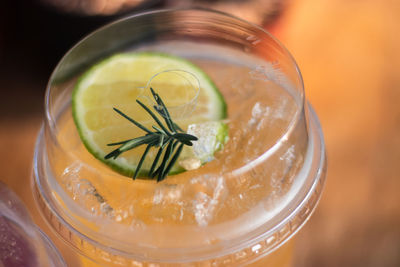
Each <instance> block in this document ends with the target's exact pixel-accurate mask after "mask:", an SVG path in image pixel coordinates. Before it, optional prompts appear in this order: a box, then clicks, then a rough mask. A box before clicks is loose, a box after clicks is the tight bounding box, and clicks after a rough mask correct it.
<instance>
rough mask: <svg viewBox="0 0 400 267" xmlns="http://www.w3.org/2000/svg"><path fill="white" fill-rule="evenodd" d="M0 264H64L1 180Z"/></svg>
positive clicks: (48, 266) (32, 266)
mask: <svg viewBox="0 0 400 267" xmlns="http://www.w3.org/2000/svg"><path fill="white" fill-rule="evenodd" d="M0 266H7V267H19V266H26V267H37V266H43V267H53V266H55V267H58V266H60V267H62V266H66V265H65V263H64V260H63V258H62V257H61V255H60V254H59V252H58V250H57V249H56V248H55V247H54V245H53V243H52V242H51V241H50V240H49V239H48V237H47V236H46V235H45V234H44V233H43V232H42V231H41V230H40V229H39V228H38V227H37V226H36V225H35V224H34V223H33V221H32V219H31V217H30V215H29V213H28V211H27V210H26V208H25V206H24V204H23V203H22V201H21V200H20V199H19V198H18V196H17V195H16V194H15V193H14V192H13V191H11V190H10V189H9V188H8V187H7V186H6V185H5V184H3V183H2V182H0Z"/></svg>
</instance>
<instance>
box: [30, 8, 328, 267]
mask: <svg viewBox="0 0 400 267" xmlns="http://www.w3.org/2000/svg"><path fill="white" fill-rule="evenodd" d="M182 42H183V43H182ZM180 44H183V45H181V46H180ZM191 45H193V47H194V46H196V49H191ZM197 45H200V47H201V49H197ZM187 48H189V50H185V49H187ZM210 48H212V51H213V54H212V55H210V54H209V53H208V52H207V51H211V50H207V49H210ZM143 50H144V51H153V52H157V53H159V52H161V53H163V52H171V51H172V52H173V53H176V54H177V55H179V56H183V57H187V58H189V59H191V58H193V57H194V58H195V57H196V56H201V57H202V58H206V59H207V58H208V59H210V60H219V58H221V61H222V59H225V58H228V59H231V60H232V61H231V62H234V63H232V64H235V66H240V64H242V63H243V62H247V60H249V62H250V61H251V62H253V63H254V62H255V66H253V67H252V68H251V69H252V70H251V71H250V72H246V73H244V74H243V75H245V76H246V79H250V80H249V81H250V82H249V83H245V84H241V85H237V86H232V88H234V87H235V88H239V89H237V91H234V90H233V89H232V91H224V93H225V94H227V95H228V94H229V95H230V96H229V97H236V98H237V99H239V101H238V102H237V103H239V104H240V102H241V99H243V101H244V100H245V99H248V98H251V96H252V95H254V92H253V91H251V90H252V85H254V84H257V85H260V84H261V85H263V84H264V83H265V84H266V85H271V86H272V85H275V86H278V87H279V88H280V89H279V90H280V91H277V92H278V93H276V95H275V96H274V97H276V98H273V99H276V101H278V100H279V101H280V100H282V99H284V98H283V97H284V96H285V97H286V98H285V99H289V98H290V99H291V100H290V101H291V102H290V103H291V104H290V105H287V106H284V107H283V106H279V107H282V108H283V109H285V110H287V111H288V113H287V114H290V115H287V116H288V117H287V118H286V119H287V124H284V125H286V126H284V127H283V128H282V129H283V130H282V131H281V132H280V131H274V130H271V133H270V134H269V133H267V134H260V133H257V132H255V134H254V136H253V137H254V138H258V139H257V140H261V141H263V142H264V143H263V142H261V144H265V145H260V146H258V147H255V148H256V149H261V152H262V153H260V154H259V155H258V156H257V157H255V158H251V159H249V160H248V161H247V162H246V163H245V164H240V165H239V166H233V165H232V166H231V165H229V164H226V165H223V166H220V167H221V169H222V170H223V171H222V172H220V173H219V174H218V175H217V176H215V177H211V178H209V177H208V178H205V177H203V176H202V177H197V178H198V179H197V178H196V177H195V178H196V179H197V180H196V179H195V178H192V177H190V172H187V173H185V174H184V175H186V176H183V177H185V179H180V180H179V181H177V180H178V179H175V178H168V179H166V183H160V184H157V183H151V182H145V181H140V180H137V181H134V182H133V181H130V180H129V179H126V178H123V177H115V178H113V179H115V180H113V181H115V183H118V184H119V188H118V190H117V192H118V195H121V194H126V195H127V196H129V192H130V191H129V190H133V191H132V192H137V191H135V190H137V188H136V187H141V188H143V190H149V191H151V190H153V191H154V192H156V191H157V192H161V191H162V190H169V191H167V192H168V194H164V195H163V197H166V195H168V197H169V198H170V199H176V203H178V202H179V201H180V200H182V201H183V202H184V204H183V205H186V204H187V205H189V206H190V205H192V204H193V203H195V204H196V205H195V204H193V205H192V206H190V207H191V208H190V209H193V210H189V211H188V212H189V213H190V216H192V221H191V222H193V223H183V222H182V221H179V220H178V219H177V218H176V217H179V215H177V216H175V215H174V214H173V213H174V212H177V214H179V212H180V210H179V209H175V210H172V211H171V214H169V215H170V216H172V217H168V220H170V221H172V222H173V223H172V224H170V225H168V223H162V222H156V221H155V219H158V220H159V221H163V219H165V220H167V218H163V217H160V218H147V219H146V220H150V221H151V223H143V221H140V220H132V221H130V224H129V227H127V226H126V225H125V224H123V223H121V222H124V220H125V219H126V218H130V217H129V216H131V214H130V213H129V209H126V210H118V209H115V207H112V204H110V203H109V201H108V200H109V199H107V198H105V197H103V195H102V191H103V190H105V189H104V188H103V187H101V186H99V185H98V184H97V183H96V184H95V183H94V182H93V180H91V181H92V182H90V181H89V180H90V179H89V177H95V176H96V175H99V178H98V179H99V180H101V182H99V184H101V183H103V182H104V183H107V182H108V181H106V180H107V179H108V178H104V177H103V176H101V175H103V174H104V175H110V177H111V176H112V175H113V174H112V171H106V170H104V171H103V169H102V171H101V172H99V171H98V168H103V167H97V166H98V165H92V164H91V163H90V162H91V161H90V160H89V159H87V158H85V157H83V156H81V154H79V153H75V152H74V151H75V150H74V149H75V148H77V147H80V146H82V144H81V142H80V140H79V139H77V140H75V139H74V137H73V136H75V135H76V133H75V132H76V130H75V129H74V127H73V125H71V126H68V127H63V123H64V119H63V118H64V117H63V116H64V115H65V114H68V109H69V108H70V105H71V93H72V90H73V86H74V84H75V83H76V77H77V76H79V74H81V73H82V72H83V71H85V70H86V69H87V68H88V67H90V66H92V65H94V64H95V63H96V62H99V61H101V60H102V59H104V58H107V57H109V56H110V55H112V54H115V53H120V52H125V51H143ZM196 51H197V52H196ZM226 51H229V54H226V53H227V52H226ZM224 62H225V61H224ZM253 63H252V64H253ZM224 64H226V62H225V63H224ZM206 70H207V68H206ZM217 70H218V69H217ZM228 74H229V73H228ZM210 75H211V76H212V75H213V73H212V72H210ZM227 76H228V77H227V79H228V80H229V81H236V80H237V78H238V77H235V75H233V74H232V75H227ZM239 76H240V75H239ZM216 78H217V79H218V78H220V77H218V76H217V77H216ZM143 86H144V87H146V86H147V85H146V84H145V85H143ZM227 97H228V96H227ZM45 103H46V107H45V108H46V116H45V118H44V124H43V127H42V131H41V132H40V134H39V136H38V140H37V143H36V148H35V155H34V181H33V187H34V194H35V199H36V201H37V203H38V206H39V208H40V210H41V212H42V215H43V216H44V218H45V219H46V220H47V221H48V223H49V224H50V225H51V226H52V228H53V230H54V231H55V232H56V233H57V234H58V236H59V237H60V238H61V239H63V240H64V241H65V242H66V243H68V244H69V245H70V246H71V248H73V249H75V250H76V251H77V252H78V253H79V254H80V255H81V256H82V265H88V266H91V265H96V264H97V265H100V266H244V265H246V266H251V265H252V264H253V265H254V266H274V267H278V266H290V264H291V260H292V250H293V242H292V237H293V236H294V235H295V233H297V231H299V230H300V228H301V227H302V226H303V225H304V224H305V223H306V221H307V220H308V219H309V218H310V216H311V214H312V212H313V211H314V209H315V207H316V206H317V203H318V200H319V199H320V196H321V193H322V189H323V186H324V182H325V171H326V162H325V145H324V141H323V135H322V131H321V127H320V125H319V122H318V118H317V116H316V114H315V113H314V111H313V110H312V108H311V107H310V105H309V104H308V102H307V101H306V99H305V95H304V90H303V82H302V78H301V74H300V71H299V69H298V67H297V65H296V63H295V61H294V60H293V58H292V57H291V55H290V54H289V52H288V51H287V50H286V49H285V48H284V47H283V46H282V44H280V43H279V41H277V40H276V39H275V38H274V37H272V36H271V35H270V34H269V33H268V32H266V31H265V30H263V29H262V28H259V27H257V26H256V25H253V24H250V23H248V22H246V21H243V20H240V19H237V18H235V17H232V16H230V15H227V14H224V13H220V12H215V11H210V10H203V9H181V10H161V11H152V12H147V13H142V14H138V15H133V16H130V17H127V18H124V19H121V20H119V21H116V22H114V23H111V24H109V25H107V26H105V27H103V28H101V29H99V30H97V31H95V32H94V33H92V34H90V35H89V36H88V37H86V38H85V39H83V40H82V41H81V42H79V43H78V44H77V45H76V46H74V47H73V48H72V49H71V50H70V51H69V52H67V54H66V55H65V56H64V57H63V58H62V60H61V61H60V63H59V64H58V65H57V67H56V69H55V70H54V72H53V74H52V76H51V78H50V81H49V84H48V87H47V93H46V102H45ZM288 103H289V102H288ZM257 105H258V104H257V103H256V104H255V105H254V107H253V109H252V110H251V111H252V116H254V117H252V118H251V119H250V120H249V122H248V125H250V124H252V123H253V124H254V121H253V119H254V120H255V119H257V120H258V122H260V121H262V120H263V119H265V118H267V119H268V118H270V115H268V114H271V113H268V112H275V113H272V114H275V115H274V116H275V117H274V118H275V119H277V123H278V121H282V120H283V119H282V118H280V117H279V116H281V115H280V114H283V113H279V112H280V110H279V107H274V101H273V102H272V104H271V106H270V107H268V106H266V107H263V106H260V105H258V106H257ZM189 106H190V105H189ZM229 107H232V105H230V103H229V101H228V114H229V116H230V117H228V119H229V120H230V123H235V122H234V119H233V117H235V116H240V115H241V113H244V111H243V112H242V111H241V110H238V109H229ZM260 110H262V111H263V112H264V113H260ZM271 110H272V111H271ZM178 113H179V112H178ZM260 114H261V115H260ZM285 114H286V113H285ZM67 116H69V117H71V115H67ZM271 118H272V117H271ZM253 124H252V127H255V126H254V125H253ZM64 126H65V125H64ZM249 127H250V126H249ZM260 127H261V126H260ZM61 135H63V136H64V137H63V138H61V137H60V136H61ZM248 137H249V138H248V140H247V139H246V140H245V141H248V142H247V143H246V142H244V143H243V144H242V145H241V146H238V147H237V151H236V152H235V151H233V152H232V153H247V152H246V147H251V144H250V139H252V136H248ZM231 138H233V137H231ZM267 138H269V139H270V140H272V141H273V142H271V143H268V142H267V141H265V140H266V139H267ZM264 139H265V140H264ZM71 140H72V141H71ZM265 142H266V143H265ZM66 143H68V146H66V145H65V144H66ZM99 164H100V163H99ZM99 166H100V165H99ZM86 178H87V179H86ZM174 188H183V189H182V190H183V191H179V190H178V191H177V190H175V191H173V190H174ZM221 188H222V189H221ZM189 189H190V190H193V192H195V193H196V194H195V195H194V196H193V199H192V198H190V196H189V197H188V198H187V199H180V197H181V195H184V194H185V192H187V191H188V190H189ZM220 189H221V190H222V191H218V190H220ZM228 189H229V190H228ZM185 190H186V191H185ZM207 190H208V191H207ZM226 190H228V191H229V192H228V191H226ZM143 192H145V191H143ZM146 192H147V191H146ZM225 192H228V193H226V194H225ZM242 193H243V194H242ZM151 196H153V195H151ZM199 196H204V197H205V199H206V200H209V201H208V202H207V201H204V202H199V201H200V199H199V198H198V197H199ZM109 197H112V194H110V195H109ZM141 198H142V196H141ZM143 198H144V197H143ZM149 199H153V200H152V201H153V202H152V204H151V205H153V207H152V212H155V213H156V212H157V208H159V207H158V206H156V205H157V204H158V202H157V203H156V201H155V200H154V196H153V198H149ZM164 200H165V201H166V198H165V199H164ZM196 201H197V202H196ZM216 202H218V204H220V205H221V206H218V207H220V209H219V210H218V212H219V213H218V214H224V215H221V216H220V217H218V216H219V215H216V214H217V211H216V208H215V207H216V206H214V203H216ZM174 203H175V202H174V200H171V202H169V204H168V205H174ZM176 203H175V204H176ZM185 203H186V204H185ZM210 203H211V204H210ZM224 203H231V204H230V205H228V204H226V205H224ZM197 204H198V205H197ZM236 205H237V208H235V207H236ZM209 207H212V208H210V209H208V208H209ZM136 208H140V206H136ZM204 209H206V211H207V212H210V210H211V212H212V213H213V216H214V215H215V217H213V218H210V216H208V213H202V211H204ZM185 212H186V211H185ZM132 214H135V211H132ZM161 214H162V211H161ZM125 215H126V217H125ZM169 215H168V216H169ZM135 216H136V215H135ZM165 216H167V215H165ZM173 216H175V217H173ZM182 216H183V217H184V216H189V215H187V214H186V213H185V214H182ZM190 216H189V217H190ZM185 218H186V217H185ZM189 221H190V220H189Z"/></svg>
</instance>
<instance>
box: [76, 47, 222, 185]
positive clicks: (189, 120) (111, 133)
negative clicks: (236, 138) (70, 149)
mask: <svg viewBox="0 0 400 267" xmlns="http://www.w3.org/2000/svg"><path fill="white" fill-rule="evenodd" d="M166 71H183V72H186V73H190V74H191V75H192V76H194V77H196V79H197V80H198V82H199V85H200V90H199V91H198V95H197V105H196V106H195V109H194V110H193V112H192V113H191V114H190V116H186V117H182V118H180V117H177V118H174V116H172V119H173V120H174V122H175V123H177V124H178V125H179V126H180V127H181V128H182V129H183V130H185V131H186V130H187V128H188V125H189V124H199V123H203V122H207V121H218V120H221V119H224V118H226V104H225V101H224V99H223V97H222V95H221V93H220V92H219V91H218V89H217V88H216V86H215V84H214V83H213V82H212V81H211V80H210V78H209V77H208V76H207V75H206V74H205V73H204V72H203V71H202V70H201V69H200V68H199V67H197V66H196V65H194V64H193V63H191V62H189V61H187V60H185V59H183V58H179V57H175V56H171V55H166V54H160V53H150V52H145V53H124V54H117V55H115V56H112V57H110V58H107V59H105V60H104V61H102V62H100V63H98V64H96V65H94V66H93V67H91V68H90V69H89V70H88V71H87V72H85V73H84V74H83V75H82V76H81V77H80V78H79V80H78V81H77V83H76V85H75V89H74V92H73V95H72V112H73V117H74V121H75V124H76V126H77V129H78V132H79V135H80V137H81V139H82V141H83V144H84V145H85V147H86V148H87V150H88V151H89V152H90V153H92V154H93V155H94V156H95V157H96V158H97V159H99V160H101V161H103V162H104V163H106V164H107V165H109V166H110V167H111V168H113V169H114V170H116V171H118V172H119V173H121V174H123V175H126V176H132V175H133V174H134V172H135V170H136V166H137V165H138V163H139V160H140V158H141V155H142V154H143V152H144V149H145V146H141V147H137V148H135V149H132V150H130V151H127V152H125V153H123V154H121V155H120V156H119V157H118V158H117V159H107V160H106V159H104V156H105V155H107V154H108V153H109V152H111V151H112V150H113V149H115V148H116V147H111V146H107V144H109V143H115V142H119V141H123V140H128V139H132V138H136V137H139V136H143V135H144V134H145V132H144V131H143V130H141V129H139V128H138V127H136V126H135V125H133V124H132V123H130V122H129V121H128V120H126V119H125V118H123V117H122V116H120V115H119V114H117V113H116V112H115V111H114V110H113V108H114V107H115V108H118V109H119V110H121V111H122V112H123V113H125V114H126V115H128V116H129V117H131V118H133V119H135V120H136V121H138V122H140V123H141V124H143V125H145V126H146V127H147V128H149V129H151V127H152V125H155V122H154V120H152V118H151V117H150V116H149V115H148V114H147V113H146V111H145V110H144V109H143V108H142V107H140V106H139V105H138V104H137V103H136V100H137V99H140V100H142V102H144V103H145V104H146V105H147V106H148V107H149V108H151V106H152V103H151V102H147V103H146V99H150V98H149V97H148V96H149V91H150V90H149V88H148V87H149V81H151V80H152V78H154V76H155V75H157V74H159V73H163V72H166ZM174 77H175V78H174ZM187 82H188V79H182V77H181V78H180V77H179V75H175V76H170V77H168V78H167V79H159V80H158V81H157V82H155V83H153V84H152V85H151V87H152V88H153V89H154V90H155V91H156V92H157V93H158V94H159V95H160V97H161V98H162V99H163V101H164V103H165V104H166V105H167V107H169V104H171V105H172V106H176V107H180V106H184V105H181V104H182V103H183V104H184V103H186V102H187V101H188V98H191V97H192V95H190V92H189V95H188V89H187V87H188V86H187ZM177 114H179V109H178V112H177ZM225 135H227V132H226V133H225ZM215 150H217V148H216V149H215ZM215 150H214V151H215ZM214 151H212V152H210V153H212V154H214ZM156 154H157V149H155V148H153V149H151V150H150V151H149V153H148V154H147V157H146V160H145V161H144V162H143V164H142V167H141V171H140V173H139V177H142V178H146V175H147V173H148V171H149V169H150V167H151V164H152V162H153V160H154V158H155V156H156ZM208 156H210V157H211V156H212V155H208ZM201 161H202V162H203V161H204V160H203V159H201ZM176 165H177V166H174V168H172V169H171V171H170V174H174V173H178V172H180V171H182V170H183V169H182V168H181V167H179V166H178V164H176Z"/></svg>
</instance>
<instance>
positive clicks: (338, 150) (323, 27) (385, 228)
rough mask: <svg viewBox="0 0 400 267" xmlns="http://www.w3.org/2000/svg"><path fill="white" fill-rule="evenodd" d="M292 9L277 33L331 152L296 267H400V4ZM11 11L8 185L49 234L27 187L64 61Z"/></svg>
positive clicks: (3, 33) (5, 134) (308, 4)
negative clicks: (48, 96)
mask: <svg viewBox="0 0 400 267" xmlns="http://www.w3.org/2000/svg"><path fill="white" fill-rule="evenodd" d="M288 3H289V4H288V7H287V9H286V10H285V11H284V13H283V14H282V16H281V17H280V18H279V20H278V21H277V22H276V25H274V27H273V28H272V31H273V32H274V33H275V35H277V36H278V38H279V39H280V40H281V41H282V42H283V43H284V44H285V45H286V46H287V47H288V49H289V50H290V51H291V52H292V54H293V55H294V57H295V58H296V60H297V62H298V64H299V67H300V69H301V71H302V74H303V78H304V83H305V89H306V95H307V97H308V100H309V101H310V102H311V103H312V105H313V106H314V108H315V110H316V112H317V113H318V115H319V118H320V120H321V124H322V128H323V131H324V134H325V139H326V147H327V151H328V174H327V175H328V177H327V179H328V180H327V184H326V188H325V192H324V194H323V197H322V200H321V202H320V204H319V207H318V209H317V210H316V212H315V214H314V215H313V217H312V219H311V220H310V221H309V222H308V224H307V225H306V226H305V227H304V228H303V229H302V231H301V232H300V233H299V234H298V236H297V248H296V264H295V265H294V266H296V267H297V266H301V267H302V266H304V267H308V266H316V267H317V266H318V267H319V266H363V267H365V266H374V267H375V266H393V267H394V266H400V193H399V191H400V176H399V172H400V52H399V51H398V50H399V49H400V1H398V0H363V1H361V0H358V1H357V0H352V1H349V0H291V1H288ZM12 10H13V12H14V13H13V12H11V13H10V12H8V11H7V10H6V9H3V10H2V11H5V12H1V10H0V15H2V16H0V17H1V18H0V63H1V64H0V65H1V66H0V88H1V92H2V97H1V98H0V180H1V181H3V182H5V183H6V184H7V185H9V186H10V187H11V188H12V189H13V190H14V191H15V192H16V193H17V194H18V195H20V196H21V198H22V199H23V201H24V202H25V203H26V204H27V206H28V207H29V209H30V211H31V213H32V214H33V216H34V217H35V220H36V221H37V223H38V224H39V225H40V226H41V227H44V228H45V229H47V228H46V226H45V225H44V224H43V221H41V219H40V218H39V217H38V216H37V211H36V209H35V206H34V205H33V199H32V195H31V192H30V188H29V180H30V175H31V161H32V155H33V147H34V142H35V138H36V134H37V132H38V130H39V127H40V122H41V119H42V111H43V108H42V103H43V94H44V90H43V88H44V87H45V84H46V80H47V77H48V76H49V73H50V70H51V68H52V67H53V66H54V65H52V64H54V63H55V62H56V61H57V60H58V58H57V56H60V55H61V54H60V53H58V54H57V53H55V54H54V55H53V57H52V58H51V59H48V57H46V56H45V54H44V53H46V51H45V49H43V46H44V47H45V48H46V47H47V48H48V47H49V46H50V45H51V39H52V38H58V36H57V35H55V36H41V35H40V31H38V32H34V31H33V33H31V30H33V29H30V28H29V22H27V18H26V17H28V19H29V18H30V19H33V20H32V21H36V23H37V24H36V25H39V26H40V25H42V26H43V25H45V24H46V23H49V22H48V21H41V20H40V18H36V17H35V15H34V14H30V13H29V12H28V11H22V14H21V12H16V11H15V10H14V9H12ZM24 19H25V22H24ZM6 20H9V21H6ZM38 20H39V22H38ZM13 23H14V24H13ZM10 25H11V26H12V25H14V28H15V29H18V30H19V31H15V32H13V33H10V30H9V27H11V26H10ZM15 25H16V26H15ZM26 27H28V28H26ZM24 36H25V37H27V38H30V40H29V41H30V43H29V44H31V45H30V46H29V47H26V45H25V46H24V41H25V40H24V38H25V37H24ZM37 36H39V40H38V42H39V43H37V42H35V41H32V40H33V39H35V37H37ZM2 37H10V39H9V40H7V39H5V38H2ZM60 38H61V37H60ZM43 40H50V43H43V42H42V43H40V42H41V41H43ZM46 60H47V61H46ZM57 245H58V246H60V247H61V249H62V250H64V249H63V247H62V245H61V244H57Z"/></svg>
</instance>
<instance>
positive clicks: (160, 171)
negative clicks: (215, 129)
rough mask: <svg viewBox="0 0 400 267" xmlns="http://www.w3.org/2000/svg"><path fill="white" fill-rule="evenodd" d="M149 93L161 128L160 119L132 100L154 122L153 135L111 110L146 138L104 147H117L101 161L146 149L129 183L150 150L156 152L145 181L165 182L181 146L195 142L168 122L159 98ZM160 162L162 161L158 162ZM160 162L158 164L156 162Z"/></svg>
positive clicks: (164, 107)
mask: <svg viewBox="0 0 400 267" xmlns="http://www.w3.org/2000/svg"><path fill="white" fill-rule="evenodd" d="M150 90H151V93H152V95H153V98H154V100H155V101H156V103H157V105H154V106H153V108H154V110H155V111H156V112H157V113H158V114H159V115H160V116H161V117H162V118H163V119H164V121H165V124H166V126H165V125H163V124H162V122H161V121H160V119H159V118H158V117H157V115H156V114H154V113H153V112H152V111H151V110H150V109H149V108H148V107H147V106H146V105H145V104H143V103H142V102H140V101H139V100H136V102H137V103H138V104H139V105H140V106H141V107H142V108H143V109H144V110H146V112H147V113H149V114H150V116H151V117H152V118H153V119H154V121H155V122H156V123H157V125H158V126H155V125H153V126H152V128H153V129H154V131H151V130H149V129H148V128H146V127H145V126H143V125H142V124H140V123H139V122H137V121H135V120H134V119H132V118H130V117H129V116H128V115H126V114H125V113H123V112H122V111H120V110H119V109H117V108H113V109H114V110H115V111H116V112H117V113H118V114H119V115H121V116H122V117H124V118H125V119H127V120H128V121H130V122H132V123H133V124H134V125H135V126H137V127H139V128H140V129H142V130H143V131H144V132H146V134H145V135H144V136H140V137H136V138H133V139H128V140H125V141H120V142H114V143H110V144H107V145H108V146H117V145H119V146H120V147H118V148H117V149H115V150H113V151H111V152H110V153H108V154H107V155H106V156H105V157H104V158H105V159H111V158H112V159H116V158H118V157H119V156H120V155H121V154H122V153H124V152H126V151H128V150H131V149H134V148H136V147H138V146H141V145H147V146H146V149H145V151H144V153H143V155H142V156H141V158H140V160H139V163H138V165H137V167H136V170H135V173H134V175H133V179H136V177H137V176H138V174H139V171H140V168H141V167H142V165H143V162H144V160H145V158H146V156H147V154H148V152H149V151H150V149H151V148H158V152H157V155H156V157H155V158H154V161H153V163H152V165H151V167H150V171H149V174H148V175H149V177H150V178H155V177H156V176H157V182H160V181H162V180H164V179H165V177H166V176H167V175H168V173H169V171H170V170H171V168H172V166H173V165H174V164H175V162H176V161H177V160H178V158H179V155H180V153H181V152H182V149H183V146H184V145H187V146H192V145H193V143H192V142H193V141H197V137H196V136H193V135H190V134H187V133H184V132H183V130H182V129H181V128H180V127H179V126H178V125H177V124H176V123H174V122H173V121H172V119H171V116H170V114H169V112H168V109H167V107H166V106H165V104H164V102H163V101H162V99H161V98H160V96H159V95H158V94H157V93H156V92H155V91H154V90H153V88H150ZM163 153H164V156H163V157H162V154H163ZM161 158H162V159H161ZM160 159H161V163H160V164H158V162H159V161H160Z"/></svg>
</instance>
